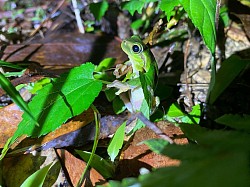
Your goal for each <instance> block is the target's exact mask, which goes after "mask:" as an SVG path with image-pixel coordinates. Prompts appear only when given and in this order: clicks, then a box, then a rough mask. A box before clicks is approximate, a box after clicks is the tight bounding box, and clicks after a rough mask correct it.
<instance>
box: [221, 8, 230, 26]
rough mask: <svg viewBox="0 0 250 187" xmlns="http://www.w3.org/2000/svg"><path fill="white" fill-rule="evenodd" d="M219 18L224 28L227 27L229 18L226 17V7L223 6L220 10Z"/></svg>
mask: <svg viewBox="0 0 250 187" xmlns="http://www.w3.org/2000/svg"><path fill="white" fill-rule="evenodd" d="M220 18H221V20H222V21H223V23H224V27H228V26H229V24H230V18H229V15H228V8H227V7H226V5H223V6H222V7H221V8H220Z"/></svg>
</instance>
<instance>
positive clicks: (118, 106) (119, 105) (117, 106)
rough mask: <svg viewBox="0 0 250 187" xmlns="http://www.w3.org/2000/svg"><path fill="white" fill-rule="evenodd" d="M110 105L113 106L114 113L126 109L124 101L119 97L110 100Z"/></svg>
mask: <svg viewBox="0 0 250 187" xmlns="http://www.w3.org/2000/svg"><path fill="white" fill-rule="evenodd" d="M112 106H113V110H114V112H115V113H116V114H120V113H122V112H123V111H124V110H126V106H125V105H124V103H123V101H122V100H121V98H120V97H115V99H114V100H113V102H112Z"/></svg>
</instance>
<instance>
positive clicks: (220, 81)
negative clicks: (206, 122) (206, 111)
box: [209, 55, 250, 104]
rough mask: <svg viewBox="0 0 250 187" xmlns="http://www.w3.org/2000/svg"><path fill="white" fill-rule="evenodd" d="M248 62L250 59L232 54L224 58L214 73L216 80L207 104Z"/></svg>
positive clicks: (249, 62) (217, 95) (210, 102)
mask: <svg viewBox="0 0 250 187" xmlns="http://www.w3.org/2000/svg"><path fill="white" fill-rule="evenodd" d="M249 64H250V60H244V59H241V58H240V57H239V56H237V55H232V56H230V57H229V58H228V59H226V60H225V61H224V62H223V63H222V64H221V67H220V69H219V70H218V72H217V74H216V77H215V79H216V82H215V84H214V86H213V88H212V90H211V93H210V97H209V104H213V103H214V102H215V101H216V99H217V98H218V97H219V96H220V95H221V93H222V92H223V91H224V90H225V89H226V88H227V87H228V86H229V85H230V83H231V82H232V81H233V80H234V79H235V78H236V77H237V76H238V75H239V74H240V72H242V70H243V69H244V68H245V67H246V66H247V65H249Z"/></svg>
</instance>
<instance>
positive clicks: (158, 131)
mask: <svg viewBox="0 0 250 187" xmlns="http://www.w3.org/2000/svg"><path fill="white" fill-rule="evenodd" d="M135 116H136V117H137V118H138V119H140V120H141V121H142V122H143V123H144V124H145V125H146V126H147V127H148V128H150V129H151V130H152V131H154V132H155V133H156V134H157V135H158V136H160V137H161V138H163V139H165V140H167V141H168V142H169V143H170V144H173V143H174V141H173V140H172V139H171V138H170V137H169V136H168V135H166V134H165V133H164V132H162V130H161V129H160V128H159V127H157V126H156V125H155V124H154V123H153V122H151V121H149V120H148V119H147V118H146V117H145V116H144V114H143V113H141V112H138V113H136V114H135Z"/></svg>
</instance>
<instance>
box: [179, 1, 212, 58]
mask: <svg viewBox="0 0 250 187" xmlns="http://www.w3.org/2000/svg"><path fill="white" fill-rule="evenodd" d="M179 2H180V3H181V4H182V6H183V7H184V9H185V11H186V12H187V13H188V16H189V18H190V19H191V20H192V22H193V24H194V25H195V27H197V28H198V29H199V31H200V33H201V35H202V37H203V39H204V42H205V44H206V45H207V47H208V48H209V50H210V51H211V53H212V54H214V52H215V42H216V30H215V14H216V0H192V1H190V0H179Z"/></svg>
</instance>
